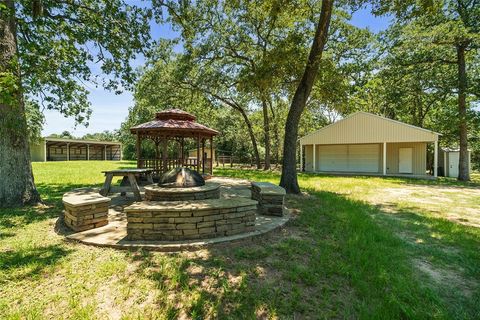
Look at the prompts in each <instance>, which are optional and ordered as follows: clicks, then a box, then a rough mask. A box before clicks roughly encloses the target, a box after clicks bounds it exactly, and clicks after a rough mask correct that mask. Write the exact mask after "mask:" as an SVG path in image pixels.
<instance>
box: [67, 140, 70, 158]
mask: <svg viewBox="0 0 480 320" xmlns="http://www.w3.org/2000/svg"><path fill="white" fill-rule="evenodd" d="M67 161H70V143H67Z"/></svg>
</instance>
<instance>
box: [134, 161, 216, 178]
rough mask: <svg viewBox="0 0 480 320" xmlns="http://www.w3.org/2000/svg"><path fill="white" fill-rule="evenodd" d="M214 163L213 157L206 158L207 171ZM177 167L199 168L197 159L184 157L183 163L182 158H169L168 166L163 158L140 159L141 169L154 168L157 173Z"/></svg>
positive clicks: (139, 165) (139, 166)
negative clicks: (164, 163)
mask: <svg viewBox="0 0 480 320" xmlns="http://www.w3.org/2000/svg"><path fill="white" fill-rule="evenodd" d="M211 164H212V161H211V159H206V161H205V173H207V172H209V169H210V166H211ZM177 167H186V168H190V169H193V170H197V159H192V158H190V159H184V161H183V164H182V159H167V161H166V167H165V168H164V165H163V159H147V158H143V159H139V160H138V168H141V169H152V170H153V171H154V173H155V174H156V175H158V174H159V173H163V172H167V171H168V170H171V169H173V168H177ZM200 172H202V160H200Z"/></svg>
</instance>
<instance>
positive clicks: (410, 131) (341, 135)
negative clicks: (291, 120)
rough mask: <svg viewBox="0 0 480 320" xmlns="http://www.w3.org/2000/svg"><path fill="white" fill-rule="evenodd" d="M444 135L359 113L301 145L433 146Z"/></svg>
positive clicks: (318, 131) (314, 135)
mask: <svg viewBox="0 0 480 320" xmlns="http://www.w3.org/2000/svg"><path fill="white" fill-rule="evenodd" d="M440 135H441V134H439V133H437V132H433V131H431V130H428V129H424V128H420V127H416V126H412V125H410V124H406V123H403V122H400V121H396V120H392V119H388V118H385V117H381V116H377V115H375V114H372V113H368V112H363V111H359V112H356V113H353V114H351V115H349V116H347V117H346V118H344V119H342V120H339V121H337V122H335V123H332V124H330V125H328V126H326V127H323V128H321V129H319V130H317V131H315V132H312V133H310V134H308V135H306V136H304V137H302V138H300V143H301V144H346V143H349V144H350V143H383V142H390V143H391V142H433V141H438V137H439V136H440Z"/></svg>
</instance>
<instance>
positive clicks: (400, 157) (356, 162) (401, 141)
mask: <svg viewBox="0 0 480 320" xmlns="http://www.w3.org/2000/svg"><path fill="white" fill-rule="evenodd" d="M439 136H440V134H439V133H436V132H433V131H430V130H427V129H423V128H419V127H415V126H412V125H409V124H406V123H402V122H399V121H395V120H391V119H387V118H384V117H381V116H377V115H374V114H371V113H367V112H357V113H354V114H352V115H350V116H348V117H346V118H344V119H342V120H340V121H337V122H335V123H333V124H331V125H328V126H326V127H324V128H322V129H320V130H317V131H315V132H313V133H311V134H309V135H306V136H304V137H302V138H300V150H301V157H300V159H301V161H300V163H301V168H302V171H307V172H325V173H354V174H356V173H358V174H371V175H402V176H403V175H408V176H421V177H424V176H427V144H429V143H432V144H433V145H434V149H435V152H434V176H435V177H436V176H437V174H438V172H437V170H438V169H437V168H438V138H439Z"/></svg>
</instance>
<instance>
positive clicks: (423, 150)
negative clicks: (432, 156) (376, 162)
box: [382, 142, 427, 175]
mask: <svg viewBox="0 0 480 320" xmlns="http://www.w3.org/2000/svg"><path fill="white" fill-rule="evenodd" d="M382 148H383V146H382ZM400 148H412V149H413V150H412V151H413V159H412V175H425V174H426V171H427V144H426V143H425V142H416V143H387V174H398V173H399V172H398V164H399V149H400ZM382 163H383V160H382Z"/></svg>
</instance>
